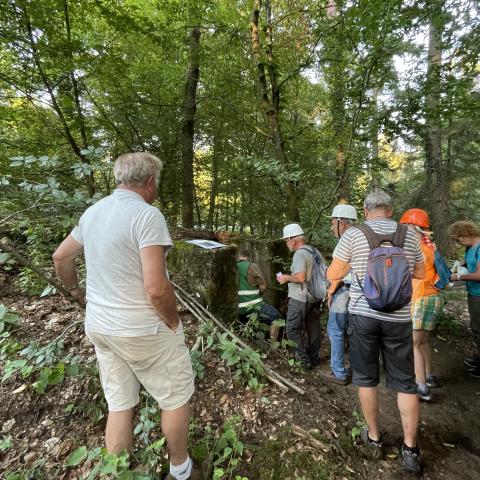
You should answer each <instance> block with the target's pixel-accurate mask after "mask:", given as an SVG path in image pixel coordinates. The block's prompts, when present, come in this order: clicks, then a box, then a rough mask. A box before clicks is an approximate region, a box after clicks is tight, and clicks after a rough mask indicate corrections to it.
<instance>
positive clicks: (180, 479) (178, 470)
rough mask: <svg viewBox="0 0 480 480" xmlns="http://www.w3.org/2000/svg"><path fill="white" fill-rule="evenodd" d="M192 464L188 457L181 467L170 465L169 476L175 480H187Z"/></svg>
mask: <svg viewBox="0 0 480 480" xmlns="http://www.w3.org/2000/svg"><path fill="white" fill-rule="evenodd" d="M192 466H193V462H192V459H191V458H190V457H187V459H186V460H185V461H184V462H183V463H182V464H181V465H172V464H171V463H170V475H171V476H172V477H174V478H175V479H176V480H187V479H188V477H190V474H191V473H192Z"/></svg>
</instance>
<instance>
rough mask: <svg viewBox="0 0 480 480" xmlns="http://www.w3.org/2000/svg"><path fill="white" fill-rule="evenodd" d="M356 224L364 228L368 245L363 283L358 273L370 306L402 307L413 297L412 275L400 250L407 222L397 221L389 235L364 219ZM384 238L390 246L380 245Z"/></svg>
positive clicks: (386, 308) (377, 307) (376, 307)
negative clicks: (378, 231) (377, 231)
mask: <svg viewBox="0 0 480 480" xmlns="http://www.w3.org/2000/svg"><path fill="white" fill-rule="evenodd" d="M356 228H358V229H359V230H361V231H362V232H363V234H364V235H365V237H366V238H367V241H368V245H369V247H370V255H369V256H368V261H367V270H366V272H365V282H364V285H363V286H362V284H361V282H360V279H358V277H357V279H358V281H359V283H360V288H361V289H362V291H363V294H364V295H365V298H366V299H367V302H368V304H369V305H370V308H372V309H373V310H378V311H380V312H394V311H395V310H398V309H399V308H402V307H405V306H406V305H408V304H409V303H410V300H411V298H412V275H411V273H410V265H409V262H408V259H407V257H406V256H405V252H404V251H403V246H404V243H405V237H406V235H407V230H408V226H407V225H404V224H402V223H398V224H397V229H396V230H395V232H394V233H392V234H390V235H380V234H377V233H375V232H374V231H373V230H372V229H371V228H370V227H369V226H368V225H367V224H365V223H363V224H361V225H356ZM385 242H388V243H390V244H391V246H381V245H382V244H383V243H385Z"/></svg>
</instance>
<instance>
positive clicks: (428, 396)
mask: <svg viewBox="0 0 480 480" xmlns="http://www.w3.org/2000/svg"><path fill="white" fill-rule="evenodd" d="M417 395H418V398H419V399H420V400H423V401H424V402H431V401H432V400H433V395H432V393H431V392H430V390H429V389H428V387H427V388H426V389H425V390H423V389H421V388H420V387H419V386H418V385H417Z"/></svg>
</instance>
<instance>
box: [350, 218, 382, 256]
mask: <svg viewBox="0 0 480 480" xmlns="http://www.w3.org/2000/svg"><path fill="white" fill-rule="evenodd" d="M355 228H358V229H359V230H360V231H361V232H362V233H363V234H364V235H365V237H366V239H367V242H368V246H369V247H370V250H374V249H375V248H378V247H379V246H380V239H379V238H378V235H377V234H376V233H375V232H374V231H373V229H372V228H371V227H369V226H368V225H367V224H366V223H360V224H358V225H355Z"/></svg>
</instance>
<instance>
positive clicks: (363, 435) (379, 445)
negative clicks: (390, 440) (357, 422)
mask: <svg viewBox="0 0 480 480" xmlns="http://www.w3.org/2000/svg"><path fill="white" fill-rule="evenodd" d="M360 439H361V440H362V443H363V444H364V445H366V446H367V447H368V448H369V449H370V451H371V453H372V455H373V457H374V458H377V459H381V458H383V454H384V451H383V442H382V437H380V439H379V440H372V439H371V438H370V437H369V436H368V427H367V426H365V427H363V428H362V431H361V432H360Z"/></svg>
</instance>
